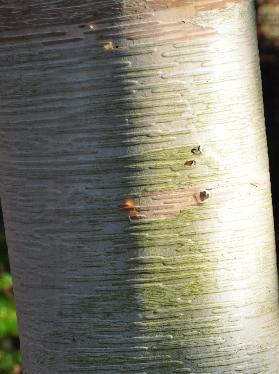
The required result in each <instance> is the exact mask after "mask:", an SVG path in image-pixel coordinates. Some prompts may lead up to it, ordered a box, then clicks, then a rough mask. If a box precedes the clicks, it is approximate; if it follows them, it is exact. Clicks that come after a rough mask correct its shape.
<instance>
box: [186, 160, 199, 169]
mask: <svg viewBox="0 0 279 374" xmlns="http://www.w3.org/2000/svg"><path fill="white" fill-rule="evenodd" d="M196 165H197V162H196V161H195V160H187V161H185V163H184V166H187V167H188V168H194V167H195V166H196Z"/></svg>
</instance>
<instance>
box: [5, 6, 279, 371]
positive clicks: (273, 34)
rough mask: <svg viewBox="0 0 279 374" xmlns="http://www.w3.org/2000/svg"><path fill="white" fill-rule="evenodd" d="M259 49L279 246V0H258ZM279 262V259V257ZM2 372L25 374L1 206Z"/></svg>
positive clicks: (278, 246)
mask: <svg viewBox="0 0 279 374" xmlns="http://www.w3.org/2000/svg"><path fill="white" fill-rule="evenodd" d="M257 10H258V23H259V27H258V30H259V49H260V58H261V69H262V80H263V94H264V103H265V117H266V129H267V139H268V145H269V158H270V172H271V182H272V195H273V207H274V218H275V232H276V243H277V250H278V248H279V245H278V244H279V171H278V170H277V164H278V161H279V0H258V3H257ZM278 263H279V261H278ZM0 374H21V369H20V354H19V339H18V332H17V321H16V313H15V304H14V298H13V292H12V279H11V276H10V269H9V262H8V255H7V246H6V242H5V236H4V226H3V219H2V214H1V207H0Z"/></svg>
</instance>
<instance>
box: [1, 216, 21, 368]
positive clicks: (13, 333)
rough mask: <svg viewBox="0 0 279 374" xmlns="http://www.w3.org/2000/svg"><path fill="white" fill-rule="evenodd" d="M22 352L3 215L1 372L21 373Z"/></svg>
mask: <svg viewBox="0 0 279 374" xmlns="http://www.w3.org/2000/svg"><path fill="white" fill-rule="evenodd" d="M20 372H21V370H20V353H19V338H18V328H17V319H16V311H15V302H14V295H13V287H12V277H11V275H10V268H9V261H8V253H7V245H6V240H5V235H4V225H3V219H2V215H1V218H0V374H10V373H13V374H19V373H20Z"/></svg>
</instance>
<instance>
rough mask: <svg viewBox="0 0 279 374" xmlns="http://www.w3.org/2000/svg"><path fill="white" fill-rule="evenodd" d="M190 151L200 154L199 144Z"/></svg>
mask: <svg viewBox="0 0 279 374" xmlns="http://www.w3.org/2000/svg"><path fill="white" fill-rule="evenodd" d="M191 152H192V153H193V155H201V154H202V151H201V146H200V145H197V146H196V147H194V148H192V150H191Z"/></svg>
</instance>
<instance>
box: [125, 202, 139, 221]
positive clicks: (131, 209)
mask: <svg viewBox="0 0 279 374" xmlns="http://www.w3.org/2000/svg"><path fill="white" fill-rule="evenodd" d="M121 210H123V211H125V212H128V216H129V219H130V220H134V219H137V209H136V207H135V203H134V201H133V200H132V199H130V198H127V199H126V200H125V201H124V203H123V205H122V207H121Z"/></svg>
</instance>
